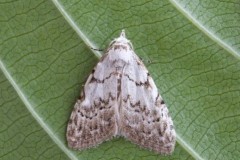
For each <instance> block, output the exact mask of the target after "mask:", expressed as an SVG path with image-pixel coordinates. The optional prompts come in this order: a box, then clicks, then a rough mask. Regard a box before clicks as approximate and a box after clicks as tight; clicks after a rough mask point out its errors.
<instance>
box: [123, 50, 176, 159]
mask: <svg viewBox="0 0 240 160" xmlns="http://www.w3.org/2000/svg"><path fill="white" fill-rule="evenodd" d="M132 54H133V55H132V57H134V59H133V62H132V63H131V65H127V66H126V67H125V70H124V73H123V75H124V76H123V77H122V93H121V97H122V101H121V102H122V103H121V105H122V106H121V110H120V121H121V122H120V124H121V126H120V130H121V135H123V136H124V137H126V138H127V139H129V140H130V141H132V142H133V143H135V144H138V145H139V146H141V147H143V148H148V149H150V150H153V151H155V152H157V153H160V154H171V153H172V152H173V150H174V147H175V136H176V133H175V130H174V128H173V122H172V120H171V117H170V115H169V113H168V109H167V107H166V104H165V103H164V101H163V99H162V97H161V95H160V94H159V93H158V90H157V87H156V85H155V83H154V81H153V79H152V78H151V76H150V75H149V73H148V71H147V69H146V68H145V66H144V64H143V63H142V62H141V60H140V59H139V58H138V57H137V55H136V54H135V53H134V52H133V51H132ZM133 71H137V72H133Z"/></svg>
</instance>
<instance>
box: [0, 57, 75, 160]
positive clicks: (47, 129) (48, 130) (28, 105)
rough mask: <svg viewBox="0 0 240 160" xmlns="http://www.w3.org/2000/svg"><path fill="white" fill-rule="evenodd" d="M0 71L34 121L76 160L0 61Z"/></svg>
mask: <svg viewBox="0 0 240 160" xmlns="http://www.w3.org/2000/svg"><path fill="white" fill-rule="evenodd" d="M0 69H1V71H2V72H3V74H4V75H5V77H6V79H7V80H8V81H9V83H10V84H11V85H12V86H13V88H14V89H15V91H16V92H17V94H18V96H19V98H20V99H21V100H22V102H23V103H24V105H25V106H26V108H27V109H28V110H29V112H30V113H31V115H32V116H33V118H34V119H36V121H37V122H38V124H39V125H40V126H41V127H42V128H43V130H44V131H45V132H46V133H47V134H48V135H49V137H50V138H51V139H52V140H53V141H54V142H55V143H56V144H57V146H58V147H59V148H60V149H61V150H62V151H63V152H64V153H65V154H66V155H67V156H68V157H69V158H70V159H72V160H78V158H77V156H76V155H75V154H73V152H71V151H70V150H69V149H68V148H66V146H65V145H64V144H63V142H62V141H61V140H60V139H59V138H58V137H57V136H56V135H55V134H54V132H53V130H52V129H51V127H49V126H48V125H47V124H46V123H45V122H44V120H43V119H42V118H41V117H40V116H39V115H38V113H37V112H36V111H35V109H34V107H33V105H32V104H31V103H30V102H29V101H28V99H27V97H26V96H25V94H24V93H23V92H22V90H21V88H20V87H19V86H18V85H17V83H16V82H15V80H14V79H13V77H12V75H11V73H10V72H9V71H8V70H7V68H6V67H5V65H4V63H3V62H2V60H1V59H0Z"/></svg>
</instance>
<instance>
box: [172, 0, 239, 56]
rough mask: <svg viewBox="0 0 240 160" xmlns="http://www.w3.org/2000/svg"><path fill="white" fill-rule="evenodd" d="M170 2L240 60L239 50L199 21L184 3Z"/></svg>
mask: <svg viewBox="0 0 240 160" xmlns="http://www.w3.org/2000/svg"><path fill="white" fill-rule="evenodd" d="M169 2H170V3H171V4H172V5H173V6H174V7H175V8H176V9H177V10H178V11H179V12H180V13H181V14H183V16H184V17H186V18H187V19H188V20H189V21H190V22H191V23H192V24H193V25H194V26H196V27H197V28H198V29H199V30H200V31H201V32H203V33H204V34H205V35H206V36H207V37H209V38H210V39H211V40H212V41H214V42H215V43H216V44H218V46H220V47H221V48H223V49H224V50H226V51H227V52H228V53H230V54H232V55H233V56H234V57H235V58H237V59H238V60H240V55H239V54H238V52H237V51H236V50H235V49H234V48H232V47H231V46H230V45H228V44H227V43H225V42H224V41H222V40H221V39H220V38H219V37H218V36H217V35H215V34H214V33H212V32H211V31H209V30H208V29H207V28H206V27H204V26H203V25H202V24H201V22H199V21H198V20H197V19H196V18H195V17H193V16H192V15H191V14H190V13H189V12H188V11H187V10H186V9H185V8H184V7H182V5H181V4H180V3H179V2H177V1H176V0H169Z"/></svg>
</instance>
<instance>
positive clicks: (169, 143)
mask: <svg viewBox="0 0 240 160" xmlns="http://www.w3.org/2000/svg"><path fill="white" fill-rule="evenodd" d="M117 135H119V136H124V137H125V138H126V139H128V140H130V141H131V142H133V143H135V144H137V145H139V146H140V147H142V148H148V149H150V150H153V151H155V152H157V153H160V154H171V153H172V152H173V150H174V146H175V141H176V133H175V130H174V128H173V122H172V120H171V117H170V115H169V113H168V109H167V107H166V105H165V103H164V101H163V100H162V97H161V95H160V94H159V93H158V90H157V87H156V85H155V83H154V81H153V79H152V78H151V76H150V75H149V73H148V71H147V69H146V67H145V66H144V64H143V62H142V61H141V60H140V59H139V57H138V56H137V55H136V54H135V52H134V51H133V47H132V44H131V42H130V41H129V40H128V39H126V38H125V32H124V30H123V31H122V33H121V35H120V37H118V38H116V39H115V40H113V41H112V42H111V44H110V45H109V47H108V49H107V51H106V53H105V54H104V56H103V57H102V58H101V59H100V61H99V63H98V64H97V65H96V67H95V68H94V69H93V71H92V74H90V76H89V77H88V79H87V82H86V84H85V86H84V89H83V91H82V93H81V96H80V98H79V99H78V100H77V102H76V104H75V106H74V109H73V111H72V114H71V116H70V120H69V123H68V127H67V141H68V146H69V147H70V148H73V149H79V150H83V149H86V148H90V147H95V146H97V145H98V144H100V143H102V142H104V141H106V140H109V139H111V138H112V137H114V136H117Z"/></svg>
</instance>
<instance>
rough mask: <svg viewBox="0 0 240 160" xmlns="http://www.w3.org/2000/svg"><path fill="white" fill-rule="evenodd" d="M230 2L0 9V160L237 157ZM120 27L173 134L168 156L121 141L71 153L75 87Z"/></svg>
mask: <svg viewBox="0 0 240 160" xmlns="http://www.w3.org/2000/svg"><path fill="white" fill-rule="evenodd" d="M239 7H240V4H239V3H238V1H237V0H232V1H231V0H225V1H215V0H213V1H195V0H188V1H187V0H185V1H184V0H179V1H177V0H169V1H166V0H163V1H158V0H153V1H146V0H139V1H94V0H90V1H88V0H86V1H84V0H82V1H77V0H71V1H67V0H61V1H57V0H52V1H44V0H42V1H31V0H19V1H9V0H5V1H2V2H0V15H1V16H0V26H1V28H0V33H1V36H0V51H1V52H0V69H1V71H0V87H1V92H0V93H1V94H0V123H1V127H0V159H3V160H9V159H29V160H30V159H44V160H45V159H74V160H76V159H91V160H92V159H132V160H133V159H135V160H137V159H142V160H150V159H151V160H152V159H159V158H161V159H238V158H239V157H240V153H239V150H240V136H239V135H240V126H239V123H240V110H239V105H240V98H239V95H240V69H239V68H240V62H239V60H240V52H239V50H240V43H239V40H240V16H239V13H240V10H239ZM122 29H125V30H126V34H127V37H128V39H130V40H131V41H132V43H133V45H134V48H135V51H136V53H137V54H138V55H139V56H140V57H142V58H143V59H144V60H146V61H147V60H150V61H151V63H146V65H147V68H148V69H149V72H150V73H151V75H152V77H153V79H154V80H155V82H156V85H157V86H158V88H159V90H160V92H161V94H162V96H163V98H164V100H165V102H166V103H167V105H168V108H169V110H170V114H171V116H172V117H173V121H174V125H175V128H176V132H177V145H176V148H175V151H174V153H173V155H171V156H160V155H157V154H155V153H153V152H151V151H148V150H144V149H140V148H139V147H137V146H136V145H134V144H132V143H130V142H128V141H126V140H125V139H123V138H115V139H113V140H111V141H108V142H105V143H103V144H101V145H99V146H98V147H96V148H92V149H89V150H85V151H73V150H71V149H69V148H68V147H67V145H66V137H65V132H66V126H67V121H68V118H69V116H70V113H71V110H72V108H73V105H74V103H75V100H76V99H77V97H78V96H79V93H80V90H81V88H82V85H83V84H84V82H85V80H86V78H87V76H88V75H89V73H90V72H91V70H92V68H93V67H94V65H96V63H97V61H98V58H99V57H100V56H101V53H99V52H96V51H94V50H91V49H90V47H93V48H106V47H107V45H108V44H109V42H110V41H111V40H112V39H113V38H115V37H118V36H119V33H120V31H121V30H122Z"/></svg>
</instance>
